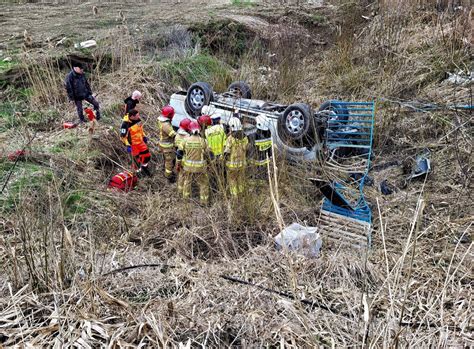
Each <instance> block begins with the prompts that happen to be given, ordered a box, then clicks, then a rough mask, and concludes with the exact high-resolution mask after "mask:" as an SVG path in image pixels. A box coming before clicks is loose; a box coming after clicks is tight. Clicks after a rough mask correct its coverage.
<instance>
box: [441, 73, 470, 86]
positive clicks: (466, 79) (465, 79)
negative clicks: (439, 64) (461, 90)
mask: <svg viewBox="0 0 474 349" xmlns="http://www.w3.org/2000/svg"><path fill="white" fill-rule="evenodd" d="M446 74H447V76H448V78H447V79H446V80H444V82H445V83H447V84H453V85H461V86H467V85H469V84H471V83H472V82H473V81H474V72H466V73H465V72H464V71H462V70H460V71H459V72H457V73H449V72H448V73H446Z"/></svg>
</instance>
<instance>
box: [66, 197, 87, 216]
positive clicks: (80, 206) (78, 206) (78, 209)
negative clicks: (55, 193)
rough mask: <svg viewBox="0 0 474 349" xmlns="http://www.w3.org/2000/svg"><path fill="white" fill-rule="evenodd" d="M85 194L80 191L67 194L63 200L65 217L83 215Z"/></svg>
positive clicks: (85, 204)
mask: <svg viewBox="0 0 474 349" xmlns="http://www.w3.org/2000/svg"><path fill="white" fill-rule="evenodd" d="M86 197H87V194H86V193H85V192H82V191H76V192H72V193H69V195H68V196H67V197H66V200H64V208H65V212H64V214H65V217H69V216H74V215H77V214H83V213H86V211H87V201H86Z"/></svg>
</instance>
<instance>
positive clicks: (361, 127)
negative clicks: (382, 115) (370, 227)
mask: <svg viewBox="0 0 474 349" xmlns="http://www.w3.org/2000/svg"><path fill="white" fill-rule="evenodd" d="M330 107H332V110H333V111H335V112H336V114H337V117H336V118H332V119H330V120H328V126H327V129H326V147H327V148H328V149H329V150H330V151H334V150H337V149H339V148H344V149H353V150H361V149H367V152H365V153H362V154H358V155H357V156H358V158H363V159H364V160H365V161H366V166H365V169H364V171H363V172H362V173H363V175H362V176H361V178H360V179H359V180H358V193H357V194H356V196H357V200H356V203H355V204H352V205H350V206H351V207H352V210H351V209H349V208H343V207H340V206H337V205H334V204H333V203H331V201H330V200H329V199H327V198H325V199H324V202H323V205H322V207H321V209H323V210H325V211H328V212H332V213H335V214H338V215H341V216H344V217H348V218H352V219H355V220H359V221H362V222H366V223H369V224H371V222H372V213H371V210H370V208H369V206H368V204H367V202H366V201H365V199H364V193H363V188H364V183H365V179H366V178H367V174H368V172H369V167H370V158H371V156H372V145H373V132H374V119H375V103H374V102H342V101H331V104H330ZM369 111H370V113H366V112H369ZM361 112H365V113H361ZM341 117H342V118H346V117H347V120H338V118H341ZM358 172H360V171H358ZM333 187H334V190H336V191H337V192H338V194H340V195H341V196H342V197H344V191H347V190H350V187H349V186H348V185H347V184H345V183H342V182H335V183H333ZM368 239H369V242H370V236H368Z"/></svg>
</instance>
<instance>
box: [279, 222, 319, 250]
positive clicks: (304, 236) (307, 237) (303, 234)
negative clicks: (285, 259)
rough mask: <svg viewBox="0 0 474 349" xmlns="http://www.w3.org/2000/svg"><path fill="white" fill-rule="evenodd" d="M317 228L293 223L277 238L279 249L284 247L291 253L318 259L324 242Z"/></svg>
mask: <svg viewBox="0 0 474 349" xmlns="http://www.w3.org/2000/svg"><path fill="white" fill-rule="evenodd" d="M317 230H318V228H316V227H305V226H302V225H300V224H298V223H293V224H291V225H290V226H288V227H286V228H285V229H283V231H282V232H281V233H279V234H278V235H277V236H275V242H276V244H277V249H279V250H281V249H283V248H284V247H285V248H288V249H289V250H290V251H297V252H298V253H300V254H302V255H304V256H306V257H317V256H318V255H319V251H320V250H321V245H322V240H321V236H320V235H319V233H317V232H316V231H317Z"/></svg>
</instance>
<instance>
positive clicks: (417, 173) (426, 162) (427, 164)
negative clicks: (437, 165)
mask: <svg viewBox="0 0 474 349" xmlns="http://www.w3.org/2000/svg"><path fill="white" fill-rule="evenodd" d="M429 156H430V151H429V149H425V150H424V151H423V153H422V154H420V155H418V156H417V157H416V160H415V161H416V164H415V167H414V168H413V170H412V173H411V175H410V176H409V177H408V178H407V180H412V179H413V178H417V177H421V176H425V175H427V174H428V173H430V172H431V161H430V158H429Z"/></svg>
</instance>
